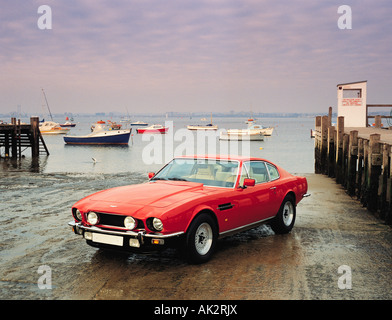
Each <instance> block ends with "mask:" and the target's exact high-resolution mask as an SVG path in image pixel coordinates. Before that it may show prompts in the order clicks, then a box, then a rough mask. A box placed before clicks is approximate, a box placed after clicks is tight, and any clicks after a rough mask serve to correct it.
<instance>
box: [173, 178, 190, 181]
mask: <svg viewBox="0 0 392 320" xmlns="http://www.w3.org/2000/svg"><path fill="white" fill-rule="evenodd" d="M168 180H173V181H188V180H187V179H183V178H168Z"/></svg>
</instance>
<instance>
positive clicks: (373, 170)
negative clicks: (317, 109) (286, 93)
mask: <svg viewBox="0 0 392 320" xmlns="http://www.w3.org/2000/svg"><path fill="white" fill-rule="evenodd" d="M391 171H392V167H391V145H390V144H387V143H381V142H380V134H378V133H374V134H370V138H369V139H366V138H361V137H359V136H358V131H357V130H351V131H350V132H345V130H344V117H338V118H337V125H336V128H335V127H334V126H332V125H331V111H330V113H329V115H328V116H318V117H316V132H315V172H316V173H321V174H326V175H328V176H330V177H333V178H335V179H336V182H337V183H339V184H341V185H342V186H343V187H344V188H345V189H346V190H347V193H348V194H349V195H350V196H352V197H356V198H357V199H358V200H360V201H361V203H362V204H363V206H365V207H367V209H368V210H370V211H371V212H373V213H375V214H376V215H378V216H379V217H380V218H381V219H382V220H384V221H385V222H386V223H387V224H389V225H391V224H392V201H391V199H392V179H391V173H392V172H391Z"/></svg>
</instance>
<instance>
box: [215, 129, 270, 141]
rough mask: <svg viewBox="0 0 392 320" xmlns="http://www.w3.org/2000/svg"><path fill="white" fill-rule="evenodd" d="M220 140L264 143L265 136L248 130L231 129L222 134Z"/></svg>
mask: <svg viewBox="0 0 392 320" xmlns="http://www.w3.org/2000/svg"><path fill="white" fill-rule="evenodd" d="M219 139H220V140H237V141H242V140H245V141H246V140H249V141H263V140H264V135H263V134H262V133H261V132H257V131H252V130H248V129H229V130H227V131H226V132H224V131H223V132H221V133H220V136H219Z"/></svg>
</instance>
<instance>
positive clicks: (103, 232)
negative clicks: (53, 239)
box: [68, 221, 184, 251]
mask: <svg viewBox="0 0 392 320" xmlns="http://www.w3.org/2000/svg"><path fill="white" fill-rule="evenodd" d="M68 225H69V226H71V227H72V230H73V232H74V233H75V234H77V235H81V236H83V238H84V239H86V241H87V243H88V244H90V245H92V246H95V247H103V248H104V247H109V248H113V249H125V250H130V251H135V250H136V251H137V250H141V249H160V248H162V247H167V246H174V245H175V244H177V242H178V240H179V239H180V237H181V236H182V235H183V234H184V232H182V231H180V232H175V233H171V234H161V233H146V232H145V231H144V230H142V231H138V232H135V231H118V230H108V229H102V228H98V227H95V226H84V225H82V224H81V223H76V222H75V221H71V222H69V223H68Z"/></svg>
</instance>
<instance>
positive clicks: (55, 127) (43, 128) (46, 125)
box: [39, 121, 71, 134]
mask: <svg viewBox="0 0 392 320" xmlns="http://www.w3.org/2000/svg"><path fill="white" fill-rule="evenodd" d="M69 130H71V129H69V128H62V127H61V126H60V124H58V123H57V122H54V121H44V122H40V124H39V131H40V132H41V134H66V133H68V132H69Z"/></svg>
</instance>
